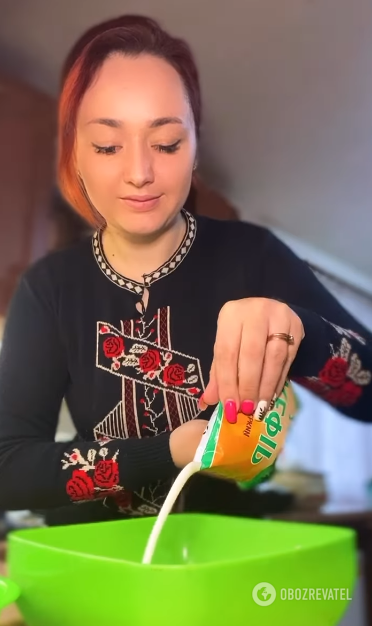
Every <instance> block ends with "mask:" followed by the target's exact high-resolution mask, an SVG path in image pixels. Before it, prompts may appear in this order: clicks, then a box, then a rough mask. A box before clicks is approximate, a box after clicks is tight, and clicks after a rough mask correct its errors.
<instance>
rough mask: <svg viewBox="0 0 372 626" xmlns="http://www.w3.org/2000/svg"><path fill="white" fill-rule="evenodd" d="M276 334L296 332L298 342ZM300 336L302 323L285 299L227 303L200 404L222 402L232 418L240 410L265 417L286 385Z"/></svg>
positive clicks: (234, 417) (231, 419) (259, 417)
mask: <svg viewBox="0 0 372 626" xmlns="http://www.w3.org/2000/svg"><path fill="white" fill-rule="evenodd" d="M275 333H285V334H288V335H293V336H294V338H295V340H294V344H293V345H289V344H288V342H287V341H285V339H280V338H273V339H271V340H269V341H268V337H269V336H270V335H272V334H275ZM302 338H303V326H302V322H301V320H300V318H299V317H298V316H297V315H296V314H295V313H294V312H293V311H292V310H291V309H290V308H289V307H288V306H287V305H285V304H282V303H279V302H276V301H272V300H267V299H264V298H262V299H260V298H253V299H247V300H243V301H237V302H229V303H227V304H226V305H225V306H224V307H223V308H222V309H221V312H220V316H219V319H218V325H217V335H216V342H215V347H214V359H213V364H212V368H211V372H210V379H209V382H208V385H207V388H206V390H205V392H204V395H203V396H202V398H201V400H200V408H201V409H202V410H203V409H205V408H206V407H207V406H208V405H214V404H217V403H218V402H219V401H220V402H222V403H223V405H224V411H225V416H226V419H227V420H228V421H229V422H232V423H235V422H236V420H237V412H238V411H242V412H243V413H245V414H246V415H252V414H254V416H255V418H256V419H260V420H262V419H264V417H265V415H266V413H267V411H268V410H269V409H270V408H272V406H273V403H274V402H275V399H276V397H277V395H279V394H280V393H281V391H282V389H283V387H284V384H285V381H286V378H287V376H288V372H289V369H290V367H291V365H292V362H293V360H294V358H295V356H296V354H297V351H298V347H299V345H300V343H301V341H302Z"/></svg>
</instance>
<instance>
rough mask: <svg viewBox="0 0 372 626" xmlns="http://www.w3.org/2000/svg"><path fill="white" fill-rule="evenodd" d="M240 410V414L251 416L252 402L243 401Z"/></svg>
mask: <svg viewBox="0 0 372 626" xmlns="http://www.w3.org/2000/svg"><path fill="white" fill-rule="evenodd" d="M241 409H242V413H244V414H245V415H253V411H254V402H252V400H244V402H242V406H241Z"/></svg>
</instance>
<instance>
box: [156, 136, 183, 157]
mask: <svg viewBox="0 0 372 626" xmlns="http://www.w3.org/2000/svg"><path fill="white" fill-rule="evenodd" d="M180 145H181V140H180V139H179V140H178V141H175V142H174V143H172V144H170V145H166V146H162V145H158V146H156V149H157V150H158V152H163V153H165V154H174V153H175V152H177V150H178V149H179V147H180Z"/></svg>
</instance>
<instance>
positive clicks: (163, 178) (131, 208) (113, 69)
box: [76, 54, 196, 237]
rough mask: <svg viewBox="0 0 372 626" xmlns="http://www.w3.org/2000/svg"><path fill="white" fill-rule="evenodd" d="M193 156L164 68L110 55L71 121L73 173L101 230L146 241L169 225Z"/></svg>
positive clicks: (179, 99)
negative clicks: (99, 219) (104, 227)
mask: <svg viewBox="0 0 372 626" xmlns="http://www.w3.org/2000/svg"><path fill="white" fill-rule="evenodd" d="M195 155H196V136H195V128H194V121H193V115H192V111H191V108H190V105H189V102H188V99H187V95H186V92H185V88H184V86H183V83H182V80H181V78H180V76H179V75H178V73H177V72H176V71H175V70H174V69H173V67H172V66H171V65H169V64H168V63H167V62H166V61H164V60H162V59H159V58H156V57H153V56H150V55H141V56H139V57H136V58H133V57H132V58H131V57H126V56H123V55H120V54H115V55H114V56H111V57H110V58H108V59H107V60H106V61H105V62H104V64H103V66H102V67H101V69H100V70H99V72H98V74H97V76H96V78H95V80H94V82H93V84H92V85H91V87H90V88H89V89H88V91H87V92H86V93H85V95H84V97H83V99H82V102H81V106H80V109H79V112H78V118H77V132H76V166H77V170H78V172H79V173H80V175H81V177H82V179H83V181H84V185H85V188H86V190H87V193H88V196H89V198H90V200H91V202H92V204H93V205H94V207H95V208H96V209H97V211H98V212H99V213H100V214H101V215H102V216H103V217H104V218H105V220H106V222H107V225H108V227H109V228H110V227H111V228H114V229H115V230H120V231H121V232H125V233H126V234H127V235H132V236H137V237H138V236H140V237H141V236H142V237H143V236H144V237H146V236H151V235H154V234H156V233H157V232H160V231H162V230H163V229H164V228H166V227H167V225H168V224H169V223H171V222H172V220H173V219H174V218H175V216H176V215H177V213H178V212H179V210H180V209H181V208H182V206H183V203H184V202H185V200H186V198H187V195H188V192H189V189H190V184H191V176H192V170H193V166H194V162H195Z"/></svg>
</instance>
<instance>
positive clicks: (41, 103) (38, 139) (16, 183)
mask: <svg viewBox="0 0 372 626" xmlns="http://www.w3.org/2000/svg"><path fill="white" fill-rule="evenodd" d="M55 129H56V105H55V101H54V100H53V99H52V98H50V97H48V96H46V95H45V94H42V93H39V92H38V91H36V90H35V89H33V88H31V87H29V86H27V85H24V84H21V83H19V82H17V81H15V80H13V79H11V78H9V77H6V76H1V75H0V137H1V142H2V150H0V316H4V314H5V312H6V310H7V307H8V304H9V300H10V298H11V296H12V293H13V291H14V288H15V285H16V283H17V280H18V278H19V276H20V274H21V273H22V272H23V271H24V270H25V269H26V268H27V267H28V266H29V265H30V264H31V263H32V262H33V261H35V260H36V259H37V258H39V257H40V256H42V255H43V254H44V253H45V252H46V251H47V249H48V246H49V234H48V231H49V228H50V220H49V219H48V212H49V207H50V196H51V191H52V187H53V182H54V176H55Z"/></svg>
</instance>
